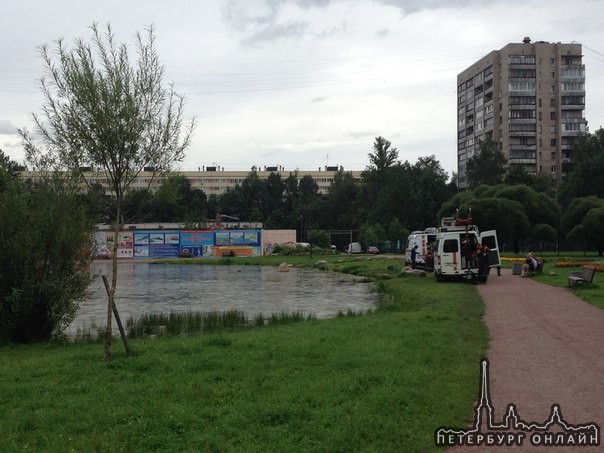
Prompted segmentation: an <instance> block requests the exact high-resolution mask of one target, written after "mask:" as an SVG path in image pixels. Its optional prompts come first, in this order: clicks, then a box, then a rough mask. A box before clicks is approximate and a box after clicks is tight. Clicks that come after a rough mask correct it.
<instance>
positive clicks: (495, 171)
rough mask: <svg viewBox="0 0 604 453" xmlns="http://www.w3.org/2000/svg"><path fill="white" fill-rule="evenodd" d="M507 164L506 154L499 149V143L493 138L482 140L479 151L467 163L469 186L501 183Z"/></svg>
mask: <svg viewBox="0 0 604 453" xmlns="http://www.w3.org/2000/svg"><path fill="white" fill-rule="evenodd" d="M505 164H506V159H505V156H504V155H503V153H502V152H501V151H499V150H498V149H497V143H495V142H494V141H493V140H491V139H486V140H483V141H481V142H480V143H479V145H478V152H477V153H476V154H475V155H474V156H472V157H471V158H469V159H468V162H467V164H466V177H467V180H468V186H469V187H470V188H474V187H476V186H478V185H480V184H488V185H496V184H500V183H501V182H503V177H504V175H505Z"/></svg>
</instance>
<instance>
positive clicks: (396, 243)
mask: <svg viewBox="0 0 604 453" xmlns="http://www.w3.org/2000/svg"><path fill="white" fill-rule="evenodd" d="M408 236H409V230H408V229H406V228H405V227H403V224H402V223H401V222H400V221H399V219H398V218H397V217H393V218H392V220H391V221H390V225H388V240H389V241H390V244H391V246H392V248H397V250H400V249H401V248H402V247H404V246H405V245H404V244H405V241H406V240H407V237H408Z"/></svg>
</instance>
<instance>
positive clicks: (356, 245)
mask: <svg viewBox="0 0 604 453" xmlns="http://www.w3.org/2000/svg"><path fill="white" fill-rule="evenodd" d="M361 251H362V249H361V243H360V242H351V243H350V244H348V247H346V252H348V253H361Z"/></svg>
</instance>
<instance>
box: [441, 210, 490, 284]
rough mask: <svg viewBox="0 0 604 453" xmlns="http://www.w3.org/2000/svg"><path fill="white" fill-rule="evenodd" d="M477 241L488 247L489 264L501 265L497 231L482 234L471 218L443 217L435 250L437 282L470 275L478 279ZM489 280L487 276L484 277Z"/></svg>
mask: <svg viewBox="0 0 604 453" xmlns="http://www.w3.org/2000/svg"><path fill="white" fill-rule="evenodd" d="M477 244H485V245H486V246H487V247H488V248H489V249H490V251H489V267H497V266H501V258H500V256H499V245H498V243H497V232H496V231H495V230H490V231H484V232H482V233H480V232H479V231H478V227H477V226H476V225H473V224H472V219H462V220H457V219H453V218H450V217H447V218H444V219H443V226H441V227H440V228H439V229H438V231H437V234H436V246H435V250H434V276H435V277H436V280H437V281H444V280H446V279H447V278H467V279H469V280H473V281H475V280H478V278H479V275H478V274H479V263H478V261H477V260H476V259H475V255H474V252H475V250H476V245H477ZM484 281H485V282H486V277H484Z"/></svg>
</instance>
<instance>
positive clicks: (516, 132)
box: [507, 131, 537, 137]
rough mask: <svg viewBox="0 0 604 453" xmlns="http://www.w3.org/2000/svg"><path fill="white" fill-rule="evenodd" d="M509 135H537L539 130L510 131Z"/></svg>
mask: <svg viewBox="0 0 604 453" xmlns="http://www.w3.org/2000/svg"><path fill="white" fill-rule="evenodd" d="M507 135H508V137H536V136H537V131H510V132H508V133H507Z"/></svg>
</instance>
